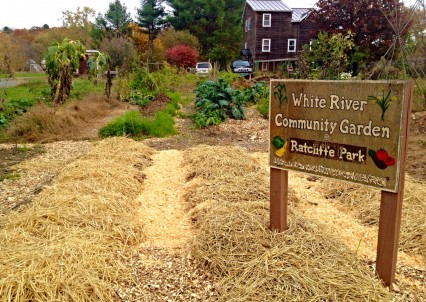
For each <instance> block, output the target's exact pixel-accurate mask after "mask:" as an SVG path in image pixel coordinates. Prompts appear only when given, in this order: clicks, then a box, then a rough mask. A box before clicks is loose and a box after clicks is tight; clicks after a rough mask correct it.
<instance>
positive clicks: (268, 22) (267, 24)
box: [263, 14, 271, 27]
mask: <svg viewBox="0 0 426 302" xmlns="http://www.w3.org/2000/svg"><path fill="white" fill-rule="evenodd" d="M263 27H271V14H263Z"/></svg>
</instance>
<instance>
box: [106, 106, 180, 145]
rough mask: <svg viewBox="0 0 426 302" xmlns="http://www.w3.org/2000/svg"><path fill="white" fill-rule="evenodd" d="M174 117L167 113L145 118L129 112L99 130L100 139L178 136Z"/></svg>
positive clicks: (134, 112) (133, 111)
mask: <svg viewBox="0 0 426 302" xmlns="http://www.w3.org/2000/svg"><path fill="white" fill-rule="evenodd" d="M174 124H175V123H174V120H173V117H172V116H171V115H170V114H168V113H166V112H161V111H160V112H157V113H156V114H155V116H154V117H153V118H146V117H145V118H143V117H142V116H141V115H140V114H139V112H137V111H135V110H129V111H127V112H126V113H124V114H123V115H122V116H119V117H118V118H116V119H114V120H113V121H112V122H110V123H109V124H107V125H106V126H104V127H102V128H101V129H100V130H99V136H100V137H103V138H105V137H109V136H133V137H141V136H155V137H165V136H168V135H173V134H176V133H177V131H176V129H175V127H174Z"/></svg>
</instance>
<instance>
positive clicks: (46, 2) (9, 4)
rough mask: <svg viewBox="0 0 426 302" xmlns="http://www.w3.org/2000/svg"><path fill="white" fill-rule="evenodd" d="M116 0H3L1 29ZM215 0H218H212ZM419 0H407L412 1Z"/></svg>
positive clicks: (310, 0) (308, 3)
mask: <svg viewBox="0 0 426 302" xmlns="http://www.w3.org/2000/svg"><path fill="white" fill-rule="evenodd" d="M112 1H113V0H91V1H87V0H65V1H64V0H38V1H37V0H0V29H3V28H4V27H5V26H7V27H9V28H13V29H23V28H27V29H30V28H31V27H33V26H38V27H42V26H43V25H44V24H47V25H49V27H57V26H62V21H61V18H62V12H63V11H66V10H70V11H72V12H75V11H77V7H80V8H83V7H84V6H88V7H90V8H93V9H94V10H95V11H96V13H101V14H105V13H106V11H107V10H108V7H109V3H110V2H112ZM212 1H214V0H212ZM414 1H415V0H405V2H406V3H407V5H411V4H412V3H414ZM120 2H121V3H122V4H124V5H126V7H127V10H128V11H129V12H130V14H131V16H132V18H133V19H136V18H135V15H136V8H139V7H140V6H141V3H140V0H120ZM284 3H285V4H287V5H288V6H289V7H293V8H299V7H313V5H314V4H315V3H316V1H315V0H284Z"/></svg>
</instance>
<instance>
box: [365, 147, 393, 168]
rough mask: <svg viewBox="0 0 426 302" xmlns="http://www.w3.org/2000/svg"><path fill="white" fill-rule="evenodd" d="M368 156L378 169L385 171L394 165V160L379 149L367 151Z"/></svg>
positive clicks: (383, 150)
mask: <svg viewBox="0 0 426 302" xmlns="http://www.w3.org/2000/svg"><path fill="white" fill-rule="evenodd" d="M368 155H370V157H371V159H372V160H373V162H374V164H375V165H376V167H377V168H379V169H382V170H384V169H386V168H387V167H390V166H393V165H395V158H394V157H392V156H390V155H389V154H388V152H387V151H386V150H385V149H383V148H381V149H379V150H377V151H374V150H371V149H369V150H368Z"/></svg>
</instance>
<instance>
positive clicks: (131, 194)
mask: <svg viewBox="0 0 426 302" xmlns="http://www.w3.org/2000/svg"><path fill="white" fill-rule="evenodd" d="M152 153H153V151H152V150H151V149H150V148H148V147H146V146H144V145H143V144H140V143H136V142H134V141H132V140H129V139H125V138H114V139H108V140H105V141H102V142H100V143H98V144H97V145H95V146H94V147H92V149H91V150H90V151H89V152H88V153H87V154H86V155H85V156H83V157H82V158H80V159H79V160H77V161H75V162H73V163H71V164H69V165H68V166H66V167H64V169H63V171H62V173H61V174H60V175H59V176H58V179H57V180H56V182H55V183H54V184H53V185H52V186H50V187H48V188H47V189H45V190H44V191H42V192H41V193H40V194H39V195H38V196H37V198H36V200H35V201H34V202H33V203H31V205H30V206H29V207H27V208H25V209H23V210H22V211H20V212H14V213H10V214H8V215H6V216H1V217H0V246H1V249H0V259H1V264H0V301H111V300H113V299H114V297H115V294H114V288H113V286H114V283H117V282H119V281H120V280H125V279H126V278H129V276H128V273H127V270H125V265H124V260H123V259H122V257H120V255H121V254H123V253H125V252H126V250H127V249H128V248H130V247H131V246H132V245H135V244H138V243H140V242H141V241H142V240H143V225H142V223H141V222H140V221H137V220H135V218H134V215H133V213H135V212H136V211H137V209H138V208H139V206H140V204H139V203H137V202H135V198H136V196H137V195H138V192H139V191H140V189H141V186H142V179H143V175H141V170H142V169H143V168H144V167H146V166H148V165H150V157H151V154H152ZM128 281H129V280H128Z"/></svg>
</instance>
